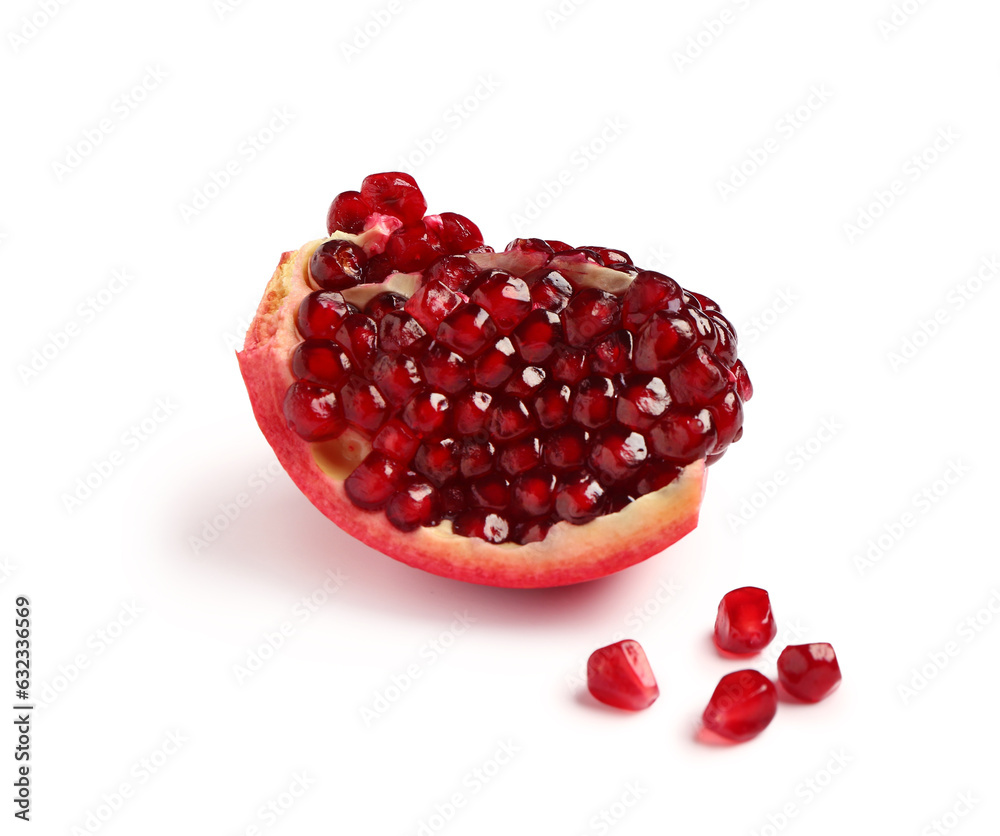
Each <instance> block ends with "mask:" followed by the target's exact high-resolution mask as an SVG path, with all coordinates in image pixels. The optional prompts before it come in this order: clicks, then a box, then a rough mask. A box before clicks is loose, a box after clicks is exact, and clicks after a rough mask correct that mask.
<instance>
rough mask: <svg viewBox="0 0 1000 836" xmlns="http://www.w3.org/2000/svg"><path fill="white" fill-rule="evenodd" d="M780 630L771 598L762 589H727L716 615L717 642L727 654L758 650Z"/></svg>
mask: <svg viewBox="0 0 1000 836" xmlns="http://www.w3.org/2000/svg"><path fill="white" fill-rule="evenodd" d="M777 632H778V627H777V625H776V624H775V623H774V615H773V614H772V613H771V601H770V599H769V598H768V595H767V593H766V592H765V591H764V590H763V589H758V588H757V587H755V586H744V587H741V588H740V589H734V590H733V591H732V592H727V593H726V594H725V596H723V598H722V601H721V602H719V613H718V615H717V616H716V618H715V643H716V644H717V645H718V646H719V648H720V649H721V650H725V651H726V652H728V653H756V652H758V651H759V650H763V649H764V648H765V647H767V645H768V644H770V642H771V639H773V638H774V637H775V635H776V634H777Z"/></svg>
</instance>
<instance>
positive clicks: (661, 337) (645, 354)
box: [633, 311, 695, 374]
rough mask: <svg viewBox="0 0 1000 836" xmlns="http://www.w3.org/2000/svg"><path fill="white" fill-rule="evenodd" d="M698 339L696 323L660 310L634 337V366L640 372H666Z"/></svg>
mask: <svg viewBox="0 0 1000 836" xmlns="http://www.w3.org/2000/svg"><path fill="white" fill-rule="evenodd" d="M694 342H695V330H694V326H693V325H692V324H691V323H690V322H689V321H688V320H687V319H684V318H683V317H681V316H675V315H673V314H669V313H665V312H663V311H657V312H656V313H654V314H653V315H652V316H651V317H650V318H649V320H648V321H647V322H646V324H645V325H643V326H642V330H641V331H639V336H638V337H637V338H636V341H635V350H634V352H633V357H634V362H635V367H636V369H638V370H639V371H640V372H649V373H650V374H664V373H666V372H669V371H670V368H671V365H672V363H673V362H674V360H675V359H676V358H677V357H679V356H680V355H681V354H683V353H684V352H685V351H687V349H689V348H690V347H691V346H692V345H694Z"/></svg>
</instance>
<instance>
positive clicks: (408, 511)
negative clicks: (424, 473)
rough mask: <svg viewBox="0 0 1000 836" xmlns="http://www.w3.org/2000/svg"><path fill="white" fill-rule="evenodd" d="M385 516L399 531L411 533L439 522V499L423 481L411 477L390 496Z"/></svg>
mask: <svg viewBox="0 0 1000 836" xmlns="http://www.w3.org/2000/svg"><path fill="white" fill-rule="evenodd" d="M385 515H386V517H388V518H389V522H391V523H392V524H393V525H394V526H396V528H398V529H399V530H400V531H413V530H415V529H417V528H420V527H421V526H429V525H437V524H438V523H439V522H440V521H441V499H440V497H439V496H438V492H437V490H436V489H435V488H434V486H433V485H432V484H431V483H430V482H428V481H427V480H425V479H421V478H419V477H411V478H410V479H408V480H407V481H406V482H405V483H404V484H403V486H402V488H400V489H399V490H398V491H397V492H396V493H394V494H393V495H392V498H391V499H390V500H389V503H388V504H387V505H386V507H385Z"/></svg>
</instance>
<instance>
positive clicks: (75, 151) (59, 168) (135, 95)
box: [52, 64, 170, 183]
mask: <svg viewBox="0 0 1000 836" xmlns="http://www.w3.org/2000/svg"><path fill="white" fill-rule="evenodd" d="M168 78H170V76H169V75H168V74H167V72H166V70H164V69H163V68H162V67H160V65H159V64H154V65H152V66H150V65H147V66H146V68H145V74H144V75H143V76H142V78H140V79H139V80H138V81H137V82H136V83H135V84H133V85H131V86H130V87H129V88H128V89H127V90H124V91H123V92H121V93H119V94H118V95H117V96H115V97H114V98H113V99H112V100H111V104H110V105H108V109H107V111H106V112H105V113H104V115H102V116H99V117H98V118H97V120H96V121H95V122H94V123H93V124H91V125H88V126H87V127H85V128H84V129H83V130H82V131H81V132H80V135H79V136H78V137H77V138H76V139H74V140H72V141H71V142H70V143H68V144H67V145H66V149H65V151H64V153H63V155H62V156H61V157H60V158H58V159H55V160H53V161H52V173H53V174H54V175H55V176H56V181H57V182H59V183H61V182H63V181H64V180H65V179H66V178H67V177H69V175H71V174H72V173H73V172H75V171H77V170H78V169H79V168H80V166H82V165H83V164H84V162H85V161H86V160H88V159H90V158H91V157H92V156H93V155H94V152H95V151H97V149H98V148H100V147H101V146H102V145H103V144H104V142H105V140H107V138H108V137H109V136H111V134H113V133H114V132H115V131H116V130H117V129H118V127H119V126H120V125H121V124H122V123H124V122H126V121H127V120H128V118H129V117H130V116H131V115H132V114H133V113H135V111H136V110H137V109H138V108H139V106H140V105H142V104H143V103H144V102H145V101H147V100H148V99H149V96H150V94H152V93H153V92H154V91H156V90H158V89H159V88H160V85H162V84H163V82H164V81H166V80H167V79H168Z"/></svg>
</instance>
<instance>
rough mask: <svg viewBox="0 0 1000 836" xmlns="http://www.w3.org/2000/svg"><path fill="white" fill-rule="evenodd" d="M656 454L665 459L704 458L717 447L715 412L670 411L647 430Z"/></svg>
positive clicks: (651, 446)
mask: <svg viewBox="0 0 1000 836" xmlns="http://www.w3.org/2000/svg"><path fill="white" fill-rule="evenodd" d="M647 435H648V437H649V446H650V449H651V450H652V451H653V454H654V455H656V456H659V457H660V458H664V459H673V460H675V461H682V462H693V461H697V460H698V459H701V458H704V457H705V456H706V455H707V454H708V452H709V451H710V450H711V449H712V448H713V447H715V442H716V438H717V436H716V434H715V428H714V426H713V425H712V413H711V412H709V411H708V410H707V409H702V410H700V411H698V412H697V413H694V412H688V411H686V410H680V409H676V410H671V411H670V412H668V413H667V414H666V415H665V416H664V417H663V418H662V419H661V420H660V421H658V422H657V423H656V424H655V425H654V426H653V428H652V429H650V430H649V432H648V434H647Z"/></svg>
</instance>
